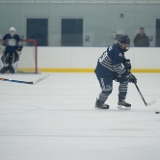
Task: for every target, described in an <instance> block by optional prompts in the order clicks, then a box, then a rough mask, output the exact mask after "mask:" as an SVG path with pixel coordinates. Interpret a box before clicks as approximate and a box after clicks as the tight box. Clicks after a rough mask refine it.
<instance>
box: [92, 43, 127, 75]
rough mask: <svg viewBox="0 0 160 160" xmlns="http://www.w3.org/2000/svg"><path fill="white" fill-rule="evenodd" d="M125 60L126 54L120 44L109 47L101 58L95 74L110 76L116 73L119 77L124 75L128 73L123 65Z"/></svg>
mask: <svg viewBox="0 0 160 160" xmlns="http://www.w3.org/2000/svg"><path fill="white" fill-rule="evenodd" d="M124 60H125V56H124V52H123V51H122V50H121V48H120V46H119V44H118V43H117V44H114V45H112V46H109V47H108V48H107V50H106V51H105V52H103V54H102V55H101V56H100V57H99V59H98V62H97V67H96V69H95V72H96V73H102V74H105V75H108V76H109V75H111V74H112V73H114V72H115V73H117V74H118V75H122V74H124V73H125V72H126V69H125V68H124V66H123V65H122V63H123V61H124Z"/></svg>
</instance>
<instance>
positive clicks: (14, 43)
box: [2, 34, 22, 52]
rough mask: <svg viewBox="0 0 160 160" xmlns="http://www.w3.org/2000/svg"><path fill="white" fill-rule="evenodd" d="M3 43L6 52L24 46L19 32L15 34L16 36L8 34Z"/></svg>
mask: <svg viewBox="0 0 160 160" xmlns="http://www.w3.org/2000/svg"><path fill="white" fill-rule="evenodd" d="M2 45H4V46H6V52H14V51H16V50H17V49H18V48H22V42H21V39H20V37H19V36H18V35H17V34H15V35H14V36H11V35H10V34H6V35H5V36H4V37H3V40H2Z"/></svg>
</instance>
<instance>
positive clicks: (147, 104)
mask: <svg viewBox="0 0 160 160" xmlns="http://www.w3.org/2000/svg"><path fill="white" fill-rule="evenodd" d="M134 84H135V86H136V88H137V90H138V92H139V94H140V96H141V98H142V100H143V102H144V104H145V106H150V105H152V104H154V103H156V100H152V101H151V102H149V103H147V102H146V101H145V99H144V97H143V95H142V93H141V91H140V90H139V87H138V86H137V84H136V83H134Z"/></svg>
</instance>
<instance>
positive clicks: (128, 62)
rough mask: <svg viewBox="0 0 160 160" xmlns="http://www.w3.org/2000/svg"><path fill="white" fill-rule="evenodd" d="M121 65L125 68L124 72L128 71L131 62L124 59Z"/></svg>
mask: <svg viewBox="0 0 160 160" xmlns="http://www.w3.org/2000/svg"><path fill="white" fill-rule="evenodd" d="M123 65H124V67H125V69H126V70H129V71H130V70H131V68H132V66H131V62H130V60H129V59H125V60H124V61H123Z"/></svg>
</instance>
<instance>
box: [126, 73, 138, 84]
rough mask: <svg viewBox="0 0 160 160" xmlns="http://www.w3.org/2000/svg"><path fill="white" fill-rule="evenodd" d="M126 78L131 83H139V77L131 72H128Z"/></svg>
mask: <svg viewBox="0 0 160 160" xmlns="http://www.w3.org/2000/svg"><path fill="white" fill-rule="evenodd" d="M126 78H127V80H128V82H130V83H137V78H136V77H135V76H134V75H133V74H132V73H130V72H128V74H127V75H126Z"/></svg>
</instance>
